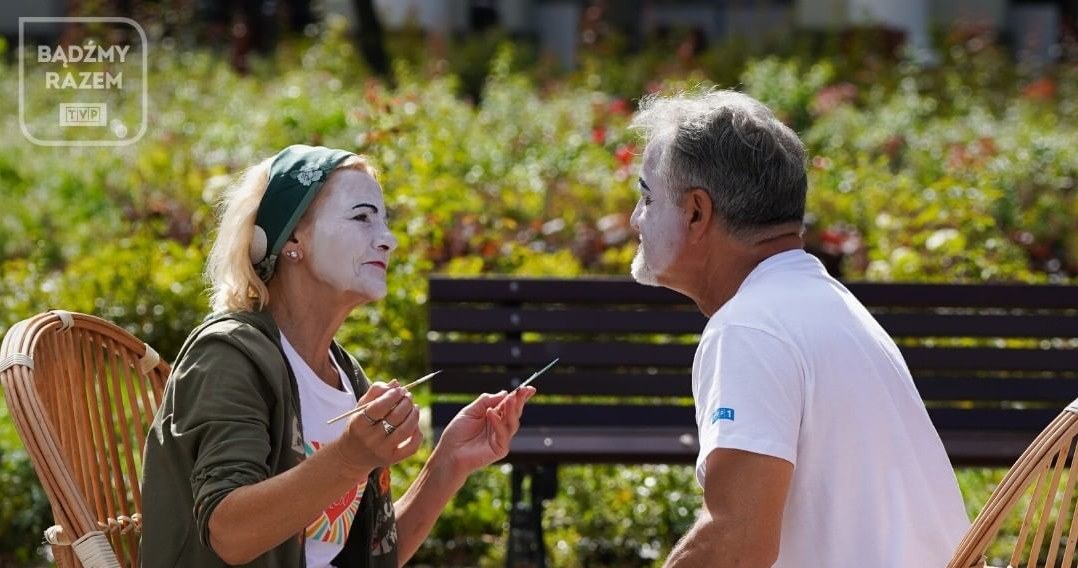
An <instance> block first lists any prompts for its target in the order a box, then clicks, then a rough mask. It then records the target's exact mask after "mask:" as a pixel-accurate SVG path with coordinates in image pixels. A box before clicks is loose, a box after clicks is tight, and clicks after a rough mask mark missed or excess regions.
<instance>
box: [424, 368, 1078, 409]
mask: <svg viewBox="0 0 1078 568" xmlns="http://www.w3.org/2000/svg"><path fill="white" fill-rule="evenodd" d="M528 375H529V373H528V372H504V371H493V372H491V371H469V370H458V369H446V370H445V371H444V372H443V373H442V374H441V375H439V377H438V380H436V381H433V382H432V383H431V387H430V388H431V392H433V393H435V394H463V395H467V396H475V395H477V394H479V393H481V392H498V391H500V390H502V389H511V388H513V387H515V386H516V385H518V384H520V382H521V381H522V380H524V379H525V378H527V377H528ZM914 382H915V383H916V384H917V390H918V391H919V392H920V394H921V397H922V398H924V399H925V400H927V401H953V400H975V401H984V400H998V401H1047V402H1058V403H1067V402H1070V401H1072V400H1074V398H1075V396H1076V395H1078V378H1074V379H1064V378H1048V379H1043V378H1006V379H997V378H982V377H941V378H936V377H931V378H920V379H915V381H914ZM535 386H536V387H537V388H538V389H539V391H540V392H541V393H542V394H544V395H567V396H582V395H584V396H587V395H591V396H608V397H617V398H622V397H630V396H643V397H648V396H652V397H690V396H692V380H691V378H690V376H689V372H688V370H686V371H685V372H683V373H656V374H647V373H613V372H599V371H581V372H576V373H558V372H555V371H549V372H548V373H547V374H546V375H543V378H542V379H540V380H539V382H537V383H536V384H535Z"/></svg>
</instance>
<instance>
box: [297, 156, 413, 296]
mask: <svg viewBox="0 0 1078 568" xmlns="http://www.w3.org/2000/svg"><path fill="white" fill-rule="evenodd" d="M322 191H323V192H325V193H326V194H327V195H323V196H320V197H321V199H319V201H318V202H317V203H316V204H315V207H314V208H312V211H311V212H310V214H311V215H312V217H311V218H310V219H309V222H308V224H307V225H306V227H305V231H304V236H303V238H304V242H302V244H303V247H304V249H305V256H306V258H307V259H308V260H309V263H310V267H311V270H312V272H313V274H314V277H315V278H316V279H318V280H321V281H322V282H325V283H326V284H328V285H329V286H330V287H332V288H333V289H334V290H339V291H342V292H355V293H357V294H359V295H361V296H362V297H363V298H365V299H366V300H368V301H374V300H380V299H382V298H384V297H385V295H386V269H387V268H388V267H389V255H390V253H391V252H393V250H394V249H396V248H397V239H396V238H394V237H393V234H392V233H390V231H389V225H388V221H387V216H386V206H385V202H384V200H383V198H382V188H381V187H379V185H378V182H376V181H375V180H374V178H372V177H371V176H370V175H368V174H367V173H365V172H362V171H359V170H352V169H343V170H337V171H334V172H333V173H332V174H331V176H330V178H329V180H328V181H327V182H326V185H325V186H324V187H323V188H322Z"/></svg>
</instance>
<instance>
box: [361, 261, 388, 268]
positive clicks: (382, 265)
mask: <svg viewBox="0 0 1078 568" xmlns="http://www.w3.org/2000/svg"><path fill="white" fill-rule="evenodd" d="M363 264H371V265H374V266H377V267H378V268H381V269H382V270H385V269H386V263H384V262H382V261H380V260H372V261H370V262H364V263H363Z"/></svg>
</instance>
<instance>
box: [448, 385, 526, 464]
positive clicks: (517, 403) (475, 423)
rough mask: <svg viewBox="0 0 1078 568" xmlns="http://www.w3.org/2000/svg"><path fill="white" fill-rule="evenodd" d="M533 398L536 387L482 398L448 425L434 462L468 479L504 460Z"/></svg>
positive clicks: (485, 395)
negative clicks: (526, 408)
mask: <svg viewBox="0 0 1078 568" xmlns="http://www.w3.org/2000/svg"><path fill="white" fill-rule="evenodd" d="M533 395H535V388H534V387H524V388H522V389H517V390H515V391H513V392H512V393H506V392H505V391H502V392H500V393H497V394H489V393H488V394H483V395H481V396H480V397H479V398H477V399H475V401H473V402H472V403H471V404H469V405H468V406H466V407H464V409H463V410H461V411H460V413H458V414H457V415H456V416H455V417H453V420H452V421H451V422H450V423H449V425H448V426H446V428H445V431H443V432H442V437H441V439H440V440H439V441H438V447H436V448H434V453H433V454H432V455H431V462H435V461H436V460H437V461H441V462H442V465H445V466H448V467H449V469H450V470H451V471H454V472H456V473H458V474H459V475H462V476H466V475H468V474H470V473H472V472H473V471H475V470H477V469H479V468H481V467H485V466H488V465H490V464H492V463H494V462H496V461H498V460H500V459H502V458H504V457H505V456H506V455H508V454H509V442H510V441H511V440H512V439H513V436H515V435H516V433H517V430H518V429H520V414H521V413H522V412H523V411H524V403H525V402H527V401H528V399H530V398H531V397H532V396H533Z"/></svg>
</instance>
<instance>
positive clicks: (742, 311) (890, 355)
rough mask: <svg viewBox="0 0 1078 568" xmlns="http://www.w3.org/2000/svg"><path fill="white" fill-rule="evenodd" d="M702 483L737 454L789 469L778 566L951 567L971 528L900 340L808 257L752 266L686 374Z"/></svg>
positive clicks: (781, 257)
mask: <svg viewBox="0 0 1078 568" xmlns="http://www.w3.org/2000/svg"><path fill="white" fill-rule="evenodd" d="M692 381H693V396H694V398H695V400H696V423H697V426H698V428H699V430H700V455H699V457H698V459H697V462H696V476H697V479H698V481H699V482H700V484H701V485H704V481H705V476H706V475H707V472H706V471H705V470H706V462H707V457H708V455H710V454H711V452H712V451H713V450H715V449H717V448H733V449H738V450H744V451H748V452H753V453H757V454H764V455H768V456H774V457H777V458H781V459H783V460H786V461H788V462H790V463H792V464H794V473H793V478H792V480H791V482H790V490H789V494H788V497H787V500H786V509H785V512H784V514H783V519H782V541H781V544H780V549H779V558H778V561H777V562H776V563H775V565H774V566H776V567H779V568H788V567H794V566H797V567H801V566H828V567H833V568H846V567H853V566H873V567H874V568H887V567H903V568H908V567H910V566H916V567H918V568H935V567H942V566H946V564H947V562H948V561H949V560H950V559H951V554H952V553H953V552H954V549H955V547H956V546H957V545H958V542H959V541H960V540H961V539H962V536H963V535H964V534H965V532H966V529H967V528H968V527H969V518H968V517H967V515H966V512H965V508H964V506H963V503H962V496H961V494H960V493H959V490H958V483H957V481H956V479H955V475H954V470H953V469H952V468H951V465H950V462H949V460H948V458H947V454H946V452H945V450H944V448H943V444H942V442H941V441H940V438H939V434H938V433H937V432H936V430H935V428H933V426H932V423H931V422H930V420H929V417H928V412H927V411H926V410H925V406H924V402H923V401H922V400H921V397H920V395H919V394H918V393H917V389H916V387H915V386H914V383H913V379H912V378H911V377H910V372H909V370H908V369H907V367H906V364H905V361H903V359H902V356H901V354H900V353H899V350H898V347H896V346H895V343H894V341H892V340H891V338H890V336H888V335H887V333H886V332H885V331H884V330H883V328H881V327H880V325H879V324H878V323H877V322H876V320H875V319H874V318H873V317H872V316H871V315H870V314H869V313H868V310H866V309H865V307H864V306H863V305H861V303H860V302H858V300H857V299H856V298H854V296H853V295H852V294H851V293H850V292H849V291H848V290H847V289H846V288H845V287H844V286H843V285H842V284H840V283H839V282H838V281H836V280H835V279H833V278H831V277H830V276H829V275H828V274H827V272H826V271H825V270H824V267H823V265H822V264H820V262H819V261H818V260H816V258H815V257H813V256H811V255H809V254H808V253H806V252H804V251H802V250H793V251H786V252H783V253H780V254H777V255H774V256H772V257H770V258H768V259H766V260H765V261H763V262H762V263H760V264H759V265H758V266H757V267H756V268H755V269H754V270H753V271H752V273H750V274H749V276H748V278H746V279H745V281H744V282H743V283H742V285H741V287H740V289H739V290H738V291H737V294H736V295H734V297H733V298H732V299H731V300H730V301H729V302H727V303H726V305H724V306H723V307H722V308H721V309H720V310H719V311H718V312H716V313H715V314H714V315H713V316H712V317H711V319H710V321H708V323H707V326H706V327H705V329H704V333H703V337H702V338H701V340H700V346H699V347H698V348H697V351H696V358H695V360H694V361H693V371H692Z"/></svg>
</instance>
